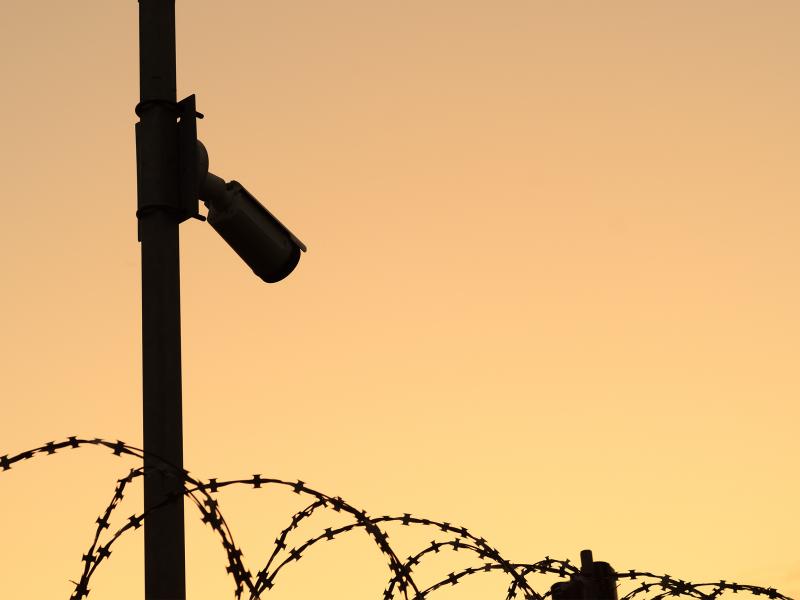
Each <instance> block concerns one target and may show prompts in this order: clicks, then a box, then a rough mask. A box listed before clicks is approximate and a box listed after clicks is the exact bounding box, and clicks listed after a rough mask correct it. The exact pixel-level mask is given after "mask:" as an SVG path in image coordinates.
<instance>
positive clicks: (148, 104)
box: [136, 0, 186, 600]
mask: <svg viewBox="0 0 800 600" xmlns="http://www.w3.org/2000/svg"><path fill="white" fill-rule="evenodd" d="M139 76H140V79H139V81H140V89H139V92H140V102H139V105H138V106H137V109H136V112H137V114H138V115H139V117H140V120H139V123H138V124H137V127H136V129H137V131H136V137H137V163H138V169H137V173H138V177H137V180H138V197H139V202H138V204H139V206H138V208H139V209H138V211H137V216H138V219H139V241H140V242H141V245H142V370H143V428H144V435H143V437H144V450H145V452H147V453H148V454H145V459H144V465H145V469H146V470H147V474H146V476H145V478H144V506H145V510H149V509H151V508H153V507H155V506H158V505H159V504H162V503H163V502H165V501H167V500H168V499H169V498H174V497H175V494H178V495H180V494H182V491H183V481H182V480H181V478H179V477H174V476H165V475H164V474H162V473H154V472H153V471H152V468H154V467H158V461H157V460H156V459H154V458H152V457H151V455H156V456H159V457H162V458H163V459H164V460H165V461H167V462H169V463H171V464H172V465H174V466H176V467H179V468H183V432H182V424H181V421H182V419H181V340H180V275H179V255H178V225H179V223H180V220H181V219H180V217H179V216H178V214H177V212H176V210H175V206H176V203H177V202H178V147H177V142H176V140H177V123H176V119H177V111H176V106H175V101H176V91H175V2H174V0H139ZM148 468H149V469H150V470H148ZM144 569H145V598H146V600H184V598H185V597H186V576H185V563H184V529H183V500H182V499H179V500H177V501H174V502H171V503H169V504H167V505H165V506H164V507H163V508H159V509H158V510H156V511H155V512H153V513H152V514H150V515H148V516H147V517H146V518H145V522H144Z"/></svg>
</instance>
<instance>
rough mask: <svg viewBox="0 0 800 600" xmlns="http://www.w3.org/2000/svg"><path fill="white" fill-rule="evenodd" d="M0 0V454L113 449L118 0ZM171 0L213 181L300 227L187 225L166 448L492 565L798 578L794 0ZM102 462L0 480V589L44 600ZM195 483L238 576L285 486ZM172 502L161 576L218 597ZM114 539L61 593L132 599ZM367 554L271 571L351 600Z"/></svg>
mask: <svg viewBox="0 0 800 600" xmlns="http://www.w3.org/2000/svg"><path fill="white" fill-rule="evenodd" d="M7 4H8V5H7V6H4V9H3V11H2V18H0V49H1V50H2V52H0V81H2V83H3V85H2V87H3V90H4V93H3V94H2V98H0V119H1V120H2V128H1V129H0V131H2V137H1V138H0V170H1V172H0V181H2V182H3V183H2V186H3V198H4V199H5V202H4V210H3V217H2V221H3V224H4V226H3V235H2V236H0V276H1V277H2V280H3V283H4V285H3V289H4V293H3V294H2V295H0V331H2V344H0V381H2V386H3V397H4V398H5V400H4V402H3V408H2V411H1V413H0V414H2V416H1V417H0V454H4V453H6V452H16V451H20V450H24V449H27V448H29V447H33V446H35V445H38V444H40V443H42V442H45V441H48V440H51V439H60V438H63V437H66V436H67V435H73V434H80V435H85V436H89V437H94V436H100V437H105V438H111V439H117V438H119V439H123V440H126V441H129V442H131V443H133V444H139V443H140V440H141V434H140V428H141V419H140V394H141V384H140V370H141V360H140V334H139V327H140V320H139V313H138V311H139V257H138V252H139V248H138V244H137V243H136V225H135V219H134V211H135V203H136V190H135V157H134V141H133V124H134V121H135V115H134V114H133V106H134V105H135V103H136V102H137V100H138V63H137V20H136V19H137V6H136V2H134V1H133V0H129V1H127V2H101V1H99V0H84V1H83V2H78V3H74V2H72V3H68V2H54V1H49V2H45V3H41V2H36V3H31V2H15V3H7ZM177 18H178V93H179V96H181V97H182V96H184V95H187V94H189V93H197V95H198V107H199V110H201V111H202V112H203V113H205V115H206V119H205V120H204V121H202V122H201V123H200V126H199V127H200V136H201V138H202V139H203V141H204V142H205V143H206V146H207V147H208V148H209V152H210V155H211V168H212V170H213V171H214V172H216V173H217V174H219V175H221V176H223V177H225V178H227V179H234V178H235V179H237V180H239V181H241V182H242V184H243V185H245V186H246V187H247V188H248V189H249V190H250V191H252V192H253V193H254V194H255V195H256V196H257V197H258V198H259V199H261V200H262V201H263V202H264V203H265V204H266V205H267V206H268V207H269V208H270V210H272V211H273V212H275V213H276V214H277V215H278V216H279V217H280V218H281V219H282V220H283V221H284V222H285V223H286V224H287V225H289V226H290V227H291V228H292V229H293V230H294V231H295V232H296V233H297V234H298V236H299V237H300V238H301V239H302V240H303V241H304V242H306V243H307V244H308V246H309V253H308V254H307V255H305V256H304V257H303V259H302V261H301V263H300V265H299V267H298V269H297V271H296V272H295V273H294V274H292V276H291V277H290V278H289V279H287V280H286V281H284V282H282V283H280V284H277V285H273V286H267V285H265V284H263V283H262V282H261V281H260V280H258V279H257V278H256V277H255V276H254V275H252V273H250V272H249V271H248V269H247V268H246V267H245V266H244V265H243V264H241V263H240V261H239V259H238V257H236V256H235V255H234V254H233V253H232V252H231V251H230V250H229V249H228V248H227V246H225V244H224V243H223V242H222V241H221V240H220V239H219V238H218V237H217V236H216V235H215V234H214V232H213V231H212V230H211V229H210V228H209V227H208V226H207V225H204V224H202V223H199V222H190V223H187V224H185V225H184V226H183V227H182V294H183V323H182V326H183V361H184V371H183V375H184V415H185V423H184V427H185V434H184V437H185V441H186V448H185V456H186V465H187V467H188V468H189V469H191V470H192V472H193V473H195V474H196V475H198V476H199V477H214V476H217V477H239V476H243V477H249V476H250V475H252V474H253V473H257V472H260V473H262V474H265V475H266V474H270V475H275V476H280V477H285V478H287V479H295V478H301V479H303V480H304V481H307V482H309V483H310V484H312V485H314V486H315V487H317V488H318V489H320V490H323V491H325V492H328V493H330V494H332V495H341V496H343V497H345V498H347V499H349V500H350V501H352V502H353V503H354V504H356V505H358V506H360V507H363V508H365V509H367V510H368V511H369V512H371V513H375V514H381V513H403V512H407V511H410V512H415V513H418V514H420V515H422V516H429V517H432V518H439V519H442V520H448V521H451V522H454V523H463V524H465V525H468V526H469V527H470V528H471V529H472V530H474V531H475V532H477V533H479V534H480V535H482V536H484V537H486V538H487V539H489V540H490V541H491V542H492V543H493V544H494V545H495V546H497V547H498V548H500V549H501V550H502V551H503V553H504V555H506V556H507V557H508V558H509V559H511V560H515V561H534V560H537V559H539V558H541V557H543V556H544V555H547V554H549V555H551V556H558V557H570V558H573V559H577V555H578V552H579V550H580V549H581V548H584V547H591V548H593V549H594V551H595V555H596V557H597V558H598V559H605V560H609V561H610V562H611V563H612V564H613V565H614V566H615V567H617V568H619V569H625V570H626V569H630V568H640V569H646V570H651V571H656V572H668V573H670V574H672V575H674V576H677V577H682V578H684V579H691V580H697V581H700V580H715V579H727V580H738V581H742V582H749V583H755V584H760V585H772V586H776V587H778V588H779V589H780V590H781V591H783V592H785V593H787V594H789V595H794V596H800V559H798V557H797V556H798V555H797V550H796V547H797V539H798V534H800V526H799V525H798V519H797V516H796V515H797V506H798V504H799V503H800V484H799V483H798V479H797V475H796V471H797V468H796V466H797V458H798V455H799V454H798V453H799V452H800V438H798V436H797V434H796V431H797V425H796V424H797V422H798V417H800V409H799V408H798V402H797V401H798V397H799V395H798V392H800V382H799V381H798V376H797V359H798V346H797V340H798V339H800V319H798V313H797V307H798V305H799V304H800V267H798V264H800V263H799V262H798V260H797V257H798V255H800V237H798V235H797V231H798V229H799V227H800V208H798V202H797V198H798V192H800V183H798V178H797V164H798V160H799V159H800V152H798V146H797V140H798V139H800V119H799V118H798V111H797V107H798V105H800V79H799V78H798V73H799V72H800V64H798V63H800V38H799V37H798V36H797V23H798V19H799V18H800V4H798V3H797V2H794V1H791V0H773V1H771V2H764V1H763V0H762V1H755V0H752V1H743V0H713V1H712V0H702V1H698V0H691V1H689V0H674V1H669V2H667V1H661V2H638V1H634V0H630V1H619V0H607V1H604V2H587V1H584V2H577V1H573V0H559V1H558V2H554V1H539V0H526V1H523V0H502V1H499V2H497V1H496V2H488V1H486V0H482V1H478V0H425V1H422V0H408V1H405V2H389V1H381V2H375V1H367V0H337V1H336V2H321V1H319V0H317V1H303V0H293V1H292V2H288V1H285V2H264V1H258V0H247V1H239V0H236V1H231V2H210V1H208V0H203V1H197V2H191V3H189V2H179V3H178V12H177ZM131 464H132V463H130V462H125V461H121V460H120V459H115V458H113V457H108V456H106V454H105V453H102V452H99V451H93V450H86V451H84V452H82V453H75V454H70V455H68V456H56V457H54V458H51V459H48V460H41V461H37V462H35V463H34V462H32V463H30V464H26V465H25V466H24V468H19V469H17V468H15V469H13V470H12V471H10V472H8V473H4V474H2V476H0V537H2V539H3V540H4V542H5V543H3V544H2V545H0V546H2V547H0V596H2V597H4V598H5V597H8V598H23V597H27V598H67V597H68V596H69V593H70V591H71V585H70V584H69V582H68V580H69V579H76V578H77V577H78V576H79V574H80V567H81V564H80V557H81V554H82V553H83V552H84V551H85V550H86V548H87V547H88V544H89V542H90V540H91V536H92V533H93V522H94V519H95V518H96V516H97V515H98V514H99V513H100V511H101V510H102V508H103V506H104V505H105V504H106V503H107V502H108V500H109V499H110V497H111V494H112V492H113V486H114V482H115V479H116V478H118V477H120V476H122V475H124V474H125V473H126V472H127V469H128V468H129V467H130V466H131ZM219 499H220V503H221V506H222V508H223V511H224V512H225V514H226V516H228V517H229V519H230V521H231V525H232V528H233V530H234V533H235V535H236V537H237V540H238V541H239V542H240V543H241V545H242V546H243V548H244V550H245V556H246V557H252V558H253V569H254V570H257V568H258V566H257V564H256V563H258V561H257V560H256V559H257V558H258V557H259V556H260V555H261V554H262V553H263V552H266V550H267V548H268V547H269V545H270V543H271V540H272V539H274V536H275V532H276V529H280V528H281V527H282V526H283V524H284V523H285V521H286V520H287V519H288V518H289V516H290V514H291V512H292V508H293V507H295V504H292V502H294V500H293V499H292V498H291V497H288V498H285V497H283V496H281V495H280V494H277V493H265V494H262V495H258V494H256V495H254V494H253V493H244V492H241V493H240V492H233V493H230V494H227V495H226V494H222V495H220V498H219ZM127 502H128V503H127V505H126V507H124V508H123V509H122V515H121V518H123V519H124V518H126V517H127V516H128V515H129V514H132V513H133V512H134V511H135V510H136V509H137V508H138V506H139V502H140V497H139V496H136V495H134V496H133V497H131V498H130V499H129V500H128V501H127ZM189 514H190V521H189V533H188V536H189V551H188V559H187V560H188V569H189V579H188V591H189V597H190V598H192V599H201V598H226V597H232V594H231V590H232V584H231V581H230V580H229V579H228V578H227V576H226V574H225V572H224V555H223V553H222V551H221V550H220V549H219V547H218V544H217V542H216V540H215V539H214V538H213V537H212V536H211V535H210V534H209V533H207V532H206V531H205V530H204V529H202V528H201V527H200V526H199V525H198V524H197V523H196V519H194V516H193V515H191V513H189ZM141 540H142V538H141V535H139V537H130V538H127V539H126V540H124V541H123V542H120V546H119V547H118V548H117V550H116V551H115V555H114V556H113V559H112V560H111V561H110V562H109V564H108V565H107V566H106V567H104V568H103V569H102V570H101V571H100V572H99V573H98V576H97V578H96V580H95V582H94V586H93V591H92V596H91V597H92V598H115V599H117V600H128V599H134V598H136V599H139V598H141V597H142V596H143V593H142V582H141V565H142V561H141V543H142V542H141ZM419 541H420V542H421V543H422V544H425V543H427V542H428V541H430V540H429V539H427V538H425V537H423V538H422V539H421V540H419ZM347 560H349V561H351V565H350V566H349V567H343V564H344V562H345V561H347ZM337 570H338V571H340V572H339V573H338V574H337V575H333V573H334V571H337ZM443 573H444V574H446V571H445V572H443ZM327 575H331V576H332V577H333V578H334V580H332V581H328V580H326V579H324V576H327ZM383 575H384V572H383V571H382V570H381V566H380V561H379V560H377V559H376V557H375V554H374V553H373V552H372V551H371V550H370V549H369V547H368V546H367V545H365V544H362V545H359V543H357V542H355V541H354V542H343V543H342V544H341V545H339V546H331V547H330V548H329V549H327V550H324V551H322V550H321V551H320V553H319V554H318V555H317V556H316V557H310V558H309V559H308V562H305V561H304V562H303V563H300V564H299V565H297V566H295V567H294V571H293V574H291V575H287V578H286V580H285V581H284V582H283V583H282V584H281V586H280V587H279V588H276V594H275V597H277V598H278V599H281V598H287V599H288V598H300V599H306V598H319V597H330V598H342V597H344V595H345V593H346V594H347V597H348V598H375V597H379V596H380V593H381V592H382V589H383V587H382V578H383ZM505 587H506V582H505V581H503V580H501V579H500V578H495V579H492V578H488V579H486V580H482V582H479V583H476V584H475V587H472V588H467V587H466V586H464V587H463V588H454V589H453V591H452V592H442V598H444V599H445V600H446V599H447V598H464V597H466V598H471V597H478V596H479V595H480V596H481V597H484V596H483V594H485V593H489V592H491V593H492V594H494V595H493V596H492V597H495V596H496V597H503V596H504V590H505ZM456 592H460V594H459V593H456ZM479 592H480V593H479Z"/></svg>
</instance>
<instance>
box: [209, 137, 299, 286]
mask: <svg viewBox="0 0 800 600" xmlns="http://www.w3.org/2000/svg"><path fill="white" fill-rule="evenodd" d="M197 145H198V163H199V164H198V175H199V186H198V187H199V190H198V191H199V196H200V199H201V200H202V201H203V203H204V204H205V205H206V207H207V208H208V217H207V218H208V223H209V225H211V226H212V227H213V228H214V229H215V230H216V232H217V233H218V234H219V235H220V236H222V239H224V240H225V241H226V242H227V243H228V245H229V246H230V247H231V248H233V250H234V252H236V254H238V255H239V256H240V257H241V259H242V260H243V261H244V262H245V263H247V265H248V266H249V267H250V268H251V269H253V272H254V273H255V274H256V275H258V276H259V277H260V278H261V279H263V280H264V281H266V282H267V283H275V282H277V281H280V280H281V279H283V278H285V277H286V276H287V275H289V273H291V272H292V271H293V270H294V268H295V267H296V266H297V263H298V262H299V261H300V253H301V252H305V251H306V250H307V249H306V246H305V244H304V243H303V242H301V241H300V240H299V239H297V237H296V236H295V235H294V234H293V233H292V232H291V231H289V229H288V228H287V227H286V226H285V225H284V224H283V223H281V222H280V221H279V220H278V219H277V218H276V217H275V216H274V215H273V214H272V213H271V212H269V211H268V210H267V209H266V208H265V207H264V205H263V204H261V203H260V202H259V201H258V200H256V199H255V197H254V196H253V195H252V194H251V193H250V192H248V191H247V190H246V189H245V188H244V187H243V186H242V185H241V184H240V183H239V182H237V181H229V182H227V183H226V182H225V180H224V179H222V178H221V177H218V176H216V175H214V174H213V173H209V172H208V153H207V152H206V149H205V147H204V146H203V145H202V143H200V142H198V143H197Z"/></svg>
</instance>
